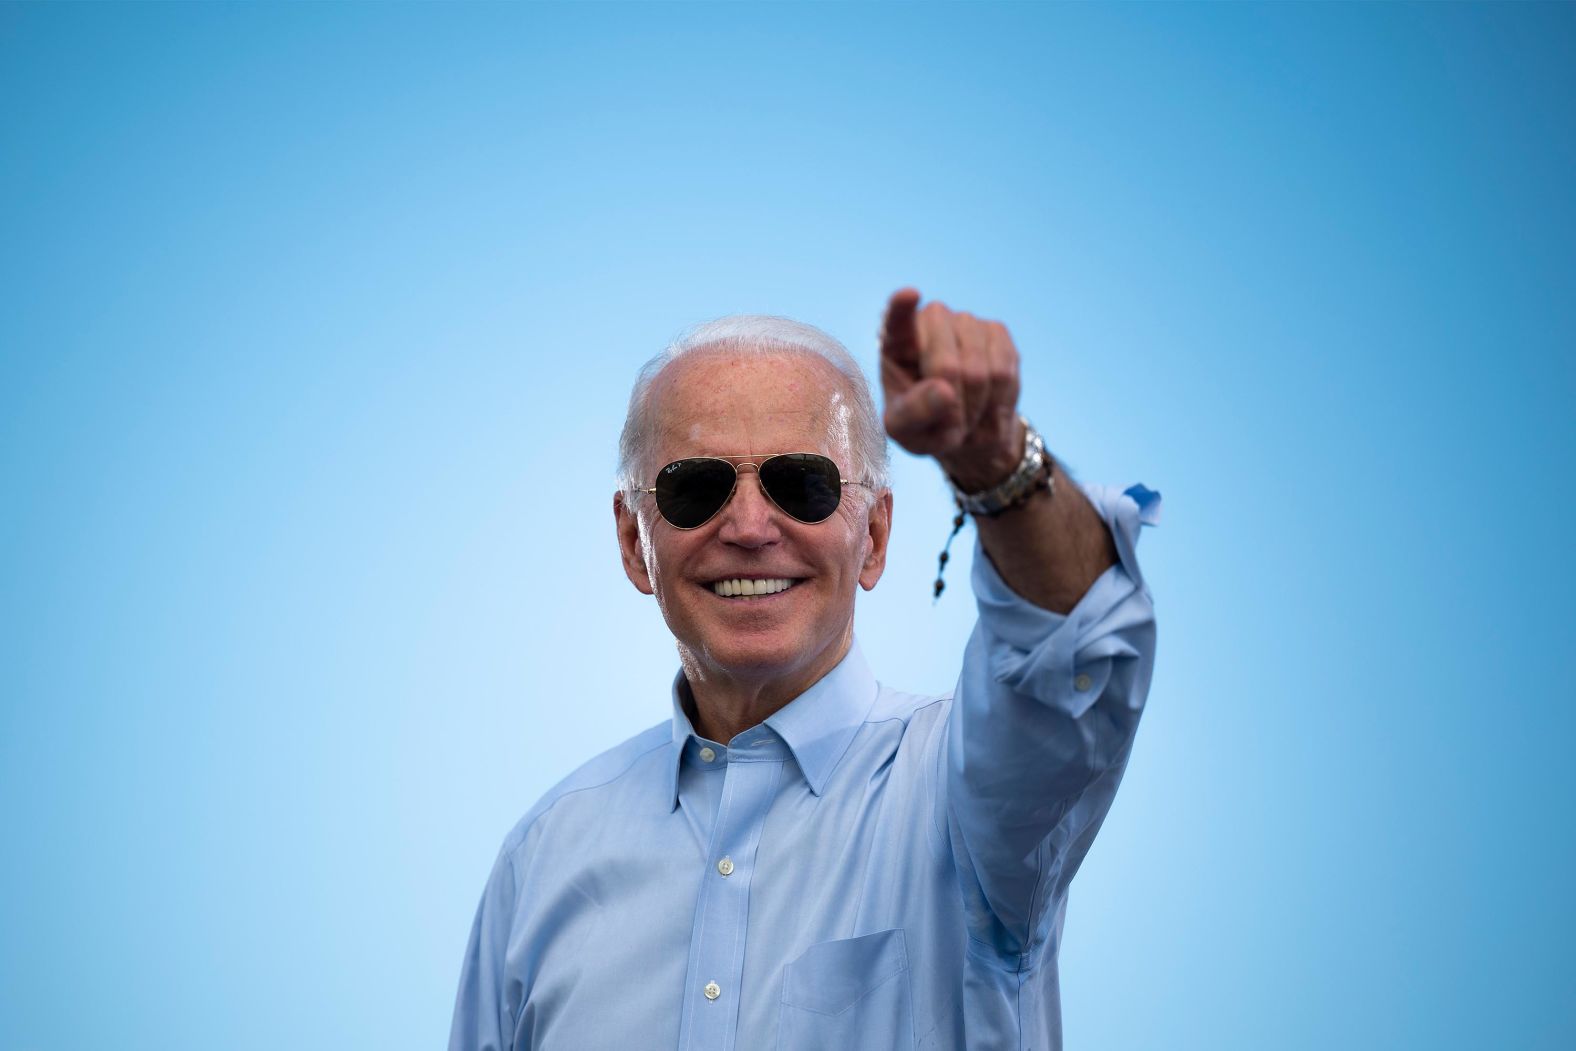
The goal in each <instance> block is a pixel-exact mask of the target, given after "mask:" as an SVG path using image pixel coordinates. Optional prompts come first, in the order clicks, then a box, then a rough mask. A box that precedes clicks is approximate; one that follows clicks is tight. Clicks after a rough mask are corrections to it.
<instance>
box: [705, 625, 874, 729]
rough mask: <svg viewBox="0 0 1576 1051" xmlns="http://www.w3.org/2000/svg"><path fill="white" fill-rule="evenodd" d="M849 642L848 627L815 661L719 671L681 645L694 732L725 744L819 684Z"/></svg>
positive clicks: (844, 651)
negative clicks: (787, 666) (788, 667)
mask: <svg viewBox="0 0 1576 1051" xmlns="http://www.w3.org/2000/svg"><path fill="white" fill-rule="evenodd" d="M852 645H853V630H852V625H850V628H849V631H847V632H846V633H845V634H844V636H843V638H842V639H841V640H839V643H838V645H836V646H832V647H829V648H828V649H827V650H826V651H825V652H824V653H823V654H821V655H820V657H819V659H817V660H816V661H813V662H811V663H809V664H806V665H802V666H798V667H794V668H792V669H782V668H774V669H746V670H744V671H742V672H741V671H740V670H737V669H732V670H730V669H722V668H718V667H717V666H715V665H712V664H708V663H707V662H705V661H702V660H700V659H698V658H697V657H696V656H695V655H694V654H692V653H687V652H685V650H684V648H683V647H680V648H679V659H680V661H681V662H682V663H683V666H684V678H685V680H686V681H687V682H688V683H689V692H690V700H691V704H690V705H688V706H686V707H688V708H689V709H690V710H689V711H688V712H687V714H688V715H689V717H690V722H691V724H693V726H694V727H695V732H696V733H697V734H699V735H700V736H702V737H705V738H707V739H708V740H712V741H719V742H721V743H723V744H727V743H728V742H729V741H731V740H733V739H734V738H735V737H737V736H738V735H739V734H741V733H743V732H744V731H746V730H748V729H749V728H750V727H752V726H759V725H760V724H761V723H763V722H765V721H766V720H767V719H769V718H771V716H772V715H773V714H774V713H776V712H777V711H779V710H781V709H782V708H784V707H786V706H787V705H788V703H789V702H790V701H792V700H793V699H794V698H796V697H798V696H799V695H800V694H802V693H804V692H805V691H806V690H808V689H809V688H810V687H812V686H814V685H815V684H816V683H818V682H820V681H821V679H822V678H824V677H825V676H826V674H827V673H828V672H830V671H831V670H832V669H833V668H835V667H837V665H838V664H839V663H840V662H841V661H842V659H843V658H844V657H845V656H847V655H848V650H849V647H850V646H852Z"/></svg>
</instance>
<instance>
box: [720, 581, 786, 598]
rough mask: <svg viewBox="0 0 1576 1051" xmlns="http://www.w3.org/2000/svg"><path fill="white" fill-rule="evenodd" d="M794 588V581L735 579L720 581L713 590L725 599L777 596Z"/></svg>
mask: <svg viewBox="0 0 1576 1051" xmlns="http://www.w3.org/2000/svg"><path fill="white" fill-rule="evenodd" d="M791 587H793V581H791V580H788V579H785V578H781V577H779V578H776V579H767V580H753V579H745V578H743V577H734V578H733V579H732V580H719V581H717V582H716V583H714V584H712V586H711V590H713V591H715V592H716V593H717V594H719V595H721V596H722V597H723V598H755V597H756V596H759V595H775V594H777V593H778V592H779V591H787V590H788V589H789V588H791Z"/></svg>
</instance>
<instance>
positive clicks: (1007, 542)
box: [942, 439, 1117, 613]
mask: <svg viewBox="0 0 1576 1051" xmlns="http://www.w3.org/2000/svg"><path fill="white" fill-rule="evenodd" d="M1022 449H1023V445H1022V440H1021V439H1020V440H1019V442H1018V444H1017V450H1018V451H1017V453H1016V454H1013V453H1008V454H1007V455H1005V456H1001V455H998V456H996V457H994V458H990V459H985V460H981V459H975V460H974V461H972V462H970V463H969V464H967V466H963V465H949V464H946V463H943V465H942V466H943V468H944V469H945V470H947V473H948V476H949V477H951V478H952V480H953V482H954V483H955V484H956V485H957V486H958V487H959V488H960V489H962V490H964V491H965V492H974V491H980V490H984V489H989V488H991V487H993V486H995V485H997V484H999V483H1000V482H1001V481H1002V480H1003V479H1005V478H1006V477H1007V476H1008V475H1009V474H1011V473H1012V470H1013V469H1014V468H1015V467H1016V466H1017V459H1016V457H1019V456H1022ZM1052 463H1053V468H1052V469H1053V471H1054V475H1053V477H1052V485H1051V488H1050V490H1049V491H1047V490H1043V489H1042V490H1040V491H1038V492H1035V493H1034V494H1032V495H1031V496H1030V497H1029V498H1028V500H1027V502H1025V503H1023V504H1020V505H1019V506H1017V507H1014V508H1011V509H1009V510H1007V511H1004V512H1002V513H1001V514H999V515H996V516H994V517H987V516H985V515H980V516H977V517H976V518H975V520H974V522H975V526H976V527H977V528H978V529H979V534H980V544H981V546H983V547H984V549H985V553H986V554H987V555H988V556H989V557H990V560H991V564H992V565H993V566H995V568H996V572H997V573H998V574H999V575H1000V576H1001V579H1002V580H1003V581H1004V582H1005V583H1006V584H1007V586H1008V587H1010V588H1012V590H1013V591H1014V592H1016V593H1017V594H1018V595H1020V596H1022V597H1023V598H1025V599H1027V600H1029V601H1030V602H1032V603H1034V604H1035V605H1036V606H1039V607H1041V608H1042V609H1048V610H1050V611H1051V612H1053V613H1066V612H1068V611H1069V610H1071V609H1072V608H1073V607H1074V606H1076V605H1077V604H1078V600H1079V599H1081V598H1082V597H1083V596H1084V593H1085V592H1087V591H1088V590H1089V586H1090V585H1091V584H1093V583H1094V582H1095V581H1096V580H1098V579H1099V577H1100V574H1102V573H1104V572H1105V571H1106V570H1107V569H1109V568H1110V567H1111V566H1113V565H1115V564H1116V561H1117V552H1116V545H1115V544H1114V543H1113V542H1112V540H1111V532H1110V530H1109V529H1107V528H1106V524H1105V522H1104V521H1103V520H1102V519H1101V517H1100V514H1099V512H1097V511H1096V510H1095V509H1094V507H1093V505H1091V504H1090V503H1089V500H1088V498H1087V497H1085V496H1084V494H1083V491H1082V490H1081V489H1079V487H1078V485H1077V484H1076V483H1075V482H1074V481H1073V480H1072V479H1071V478H1069V477H1068V476H1067V473H1066V472H1065V471H1063V470H1062V468H1061V465H1060V464H1056V463H1055V461H1054V459H1053V461H1052ZM998 475H999V477H998Z"/></svg>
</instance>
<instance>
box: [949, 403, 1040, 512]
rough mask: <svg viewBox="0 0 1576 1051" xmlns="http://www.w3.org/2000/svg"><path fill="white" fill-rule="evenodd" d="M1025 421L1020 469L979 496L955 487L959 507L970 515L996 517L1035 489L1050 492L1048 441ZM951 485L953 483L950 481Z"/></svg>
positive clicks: (953, 493) (1020, 417)
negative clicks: (1046, 443) (1046, 447)
mask: <svg viewBox="0 0 1576 1051" xmlns="http://www.w3.org/2000/svg"><path fill="white" fill-rule="evenodd" d="M1018 419H1020V420H1023V459H1022V460H1020V461H1018V468H1017V470H1015V471H1013V472H1012V474H1010V475H1008V476H1007V479H1006V480H1005V481H1003V482H1002V483H1001V484H1000V485H998V486H996V487H995V488H993V489H986V490H984V491H983V492H978V493H965V492H962V491H960V490H959V489H958V487H957V486H956V485H953V486H952V495H953V496H954V497H956V499H957V501H958V506H959V507H961V508H963V510H965V511H967V512H968V513H969V514H971V515H976V516H978V515H984V516H985V517H986V518H993V517H995V516H996V515H999V514H1001V513H1002V512H1003V511H1005V510H1007V509H1008V508H1011V507H1016V506H1017V505H1019V504H1021V503H1023V502H1024V501H1025V500H1027V499H1028V498H1029V496H1030V495H1031V494H1033V493H1034V492H1035V491H1036V490H1039V489H1045V490H1047V491H1049V490H1050V489H1051V472H1050V471H1049V470H1048V469H1047V468H1048V467H1049V466H1050V463H1051V458H1050V456H1049V455H1048V454H1047V453H1046V451H1045V439H1044V438H1041V437H1040V432H1039V431H1037V430H1035V429H1034V425H1033V424H1032V423H1030V422H1029V421H1028V420H1026V419H1024V418H1023V417H1022V416H1019V417H1018ZM947 481H948V484H951V481H952V480H951V479H950V478H949V479H948V480H947Z"/></svg>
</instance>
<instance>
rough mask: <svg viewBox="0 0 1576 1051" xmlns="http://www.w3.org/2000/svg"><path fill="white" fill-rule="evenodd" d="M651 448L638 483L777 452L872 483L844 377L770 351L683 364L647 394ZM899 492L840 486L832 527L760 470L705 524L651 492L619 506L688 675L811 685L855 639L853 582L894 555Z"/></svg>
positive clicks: (718, 354)
mask: <svg viewBox="0 0 1576 1051" xmlns="http://www.w3.org/2000/svg"><path fill="white" fill-rule="evenodd" d="M651 397H652V402H651V410H652V411H651V416H650V418H651V419H652V421H653V429H652V434H651V436H650V437H651V449H652V454H651V458H650V460H649V461H648V462H647V463H645V464H644V465H642V470H643V474H642V476H641V480H642V482H643V483H645V484H650V482H651V481H652V479H654V478H655V477H656V474H657V471H658V470H659V469H660V468H661V467H662V466H663V465H665V464H668V463H671V462H672V461H674V460H678V459H681V458H683V457H687V456H720V457H726V458H729V459H732V460H733V462H734V463H735V464H736V465H737V464H740V463H743V462H749V463H759V462H760V460H762V459H764V458H765V457H767V456H769V455H771V454H773V453H785V452H814V453H821V454H822V455H825V456H829V457H831V458H832V460H833V461H834V462H836V464H837V465H838V468H839V469H840V470H841V471H842V474H843V477H844V478H849V479H859V480H861V481H862V480H863V478H862V477H861V475H860V473H859V468H858V466H857V465H856V464H855V462H854V458H853V454H852V449H851V446H850V440H849V421H850V419H851V408H850V406H849V396H848V394H847V393H846V391H845V389H844V385H843V383H842V382H841V378H840V374H839V373H838V372H837V370H836V369H835V368H833V367H832V365H831V364H830V363H828V362H826V361H824V360H823V359H821V358H819V357H816V356H814V355H809V354H786V355H780V356H771V357H762V356H758V355H743V354H737V353H734V352H731V351H728V350H706V351H701V352H697V353H694V354H692V355H690V356H688V357H685V358H682V359H680V360H679V361H677V362H675V363H674V364H673V365H670V366H669V367H668V368H667V369H665V370H664V371H663V372H662V374H661V375H660V376H659V377H658V379H657V381H656V384H655V385H654V386H653V388H652V391H651ZM891 506H892V505H891V494H890V493H881V494H879V495H878V496H872V495H871V494H870V492H869V491H868V490H866V489H864V488H862V487H860V486H853V485H848V486H844V487H843V499H842V503H841V504H839V505H838V508H837V510H836V511H835V512H833V514H832V516H831V517H830V518H828V519H826V520H825V521H824V522H817V523H815V524H813V525H807V524H805V523H803V522H799V521H796V520H795V519H793V518H791V517H789V516H788V515H787V514H785V513H784V512H783V511H782V510H780V509H779V508H778V507H777V506H776V505H775V504H773V503H772V502H771V501H770V500H769V499H768V498H767V497H766V495H765V493H764V492H763V491H762V490H761V487H760V479H759V477H758V476H757V474H756V473H755V469H754V468H753V467H745V468H743V469H742V470H741V471H740V472H739V479H738V483H737V485H736V486H735V488H734V492H733V495H732V497H731V498H730V499H729V500H728V502H727V504H726V505H724V507H723V508H722V510H721V511H719V512H717V514H716V515H715V516H714V517H713V518H712V519H711V520H710V521H708V522H706V523H705V524H704V525H702V526H700V527H698V528H696V529H688V530H685V529H677V528H675V527H673V526H672V525H669V524H668V523H667V522H666V521H665V520H664V519H663V518H662V516H661V515H660V514H658V512H657V509H656V502H655V499H654V498H653V497H652V496H651V495H650V494H638V495H637V496H636V497H635V500H634V501H633V504H632V506H626V505H625V503H624V501H623V500H622V499H618V500H615V505H614V507H615V514H616V517H617V520H618V534H619V545H620V548H621V550H622V553H623V559H624V570H625V572H626V573H627V574H628V575H629V579H630V581H631V582H632V583H633V584H634V585H635V586H636V587H637V588H639V589H640V590H641V591H643V592H645V593H647V594H653V595H655V596H656V599H657V604H658V605H659V606H660V607H661V609H662V615H663V617H664V619H666V621H667V623H668V628H669V630H671V631H672V632H673V635H674V637H675V638H676V639H677V640H678V645H679V654H680V657H681V659H682V661H683V663H684V669H685V673H686V674H687V675H688V676H690V678H691V681H692V682H694V681H695V678H696V677H697V676H699V677H700V678H702V679H713V678H715V679H718V680H730V681H735V682H740V683H749V682H765V681H768V680H771V681H774V682H779V683H783V684H791V685H793V686H794V687H795V692H798V691H800V690H803V689H805V688H808V687H809V686H810V685H811V684H813V683H814V682H815V681H816V680H817V679H819V678H820V677H821V676H822V675H825V674H826V673H827V672H828V671H830V670H831V669H832V667H834V666H835V665H836V663H837V662H838V661H839V660H840V659H842V656H843V654H844V653H845V652H846V651H847V648H848V643H849V640H850V639H851V638H852V634H853V618H854V594H855V585H856V584H858V585H862V586H863V587H865V588H866V589H867V590H868V589H869V588H872V587H874V586H875V584H876V581H877V580H879V579H880V577H881V571H882V569H883V568H884V566H885V563H886V541H887V530H888V527H889V525H890V522H891ZM736 579H743V580H772V579H787V580H790V581H792V582H793V584H792V586H791V587H789V588H788V589H787V590H785V591H781V592H778V593H776V594H772V595H765V596H757V597H749V598H743V597H724V596H722V595H720V594H718V593H717V589H716V585H717V584H718V582H720V581H725V580H736Z"/></svg>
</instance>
